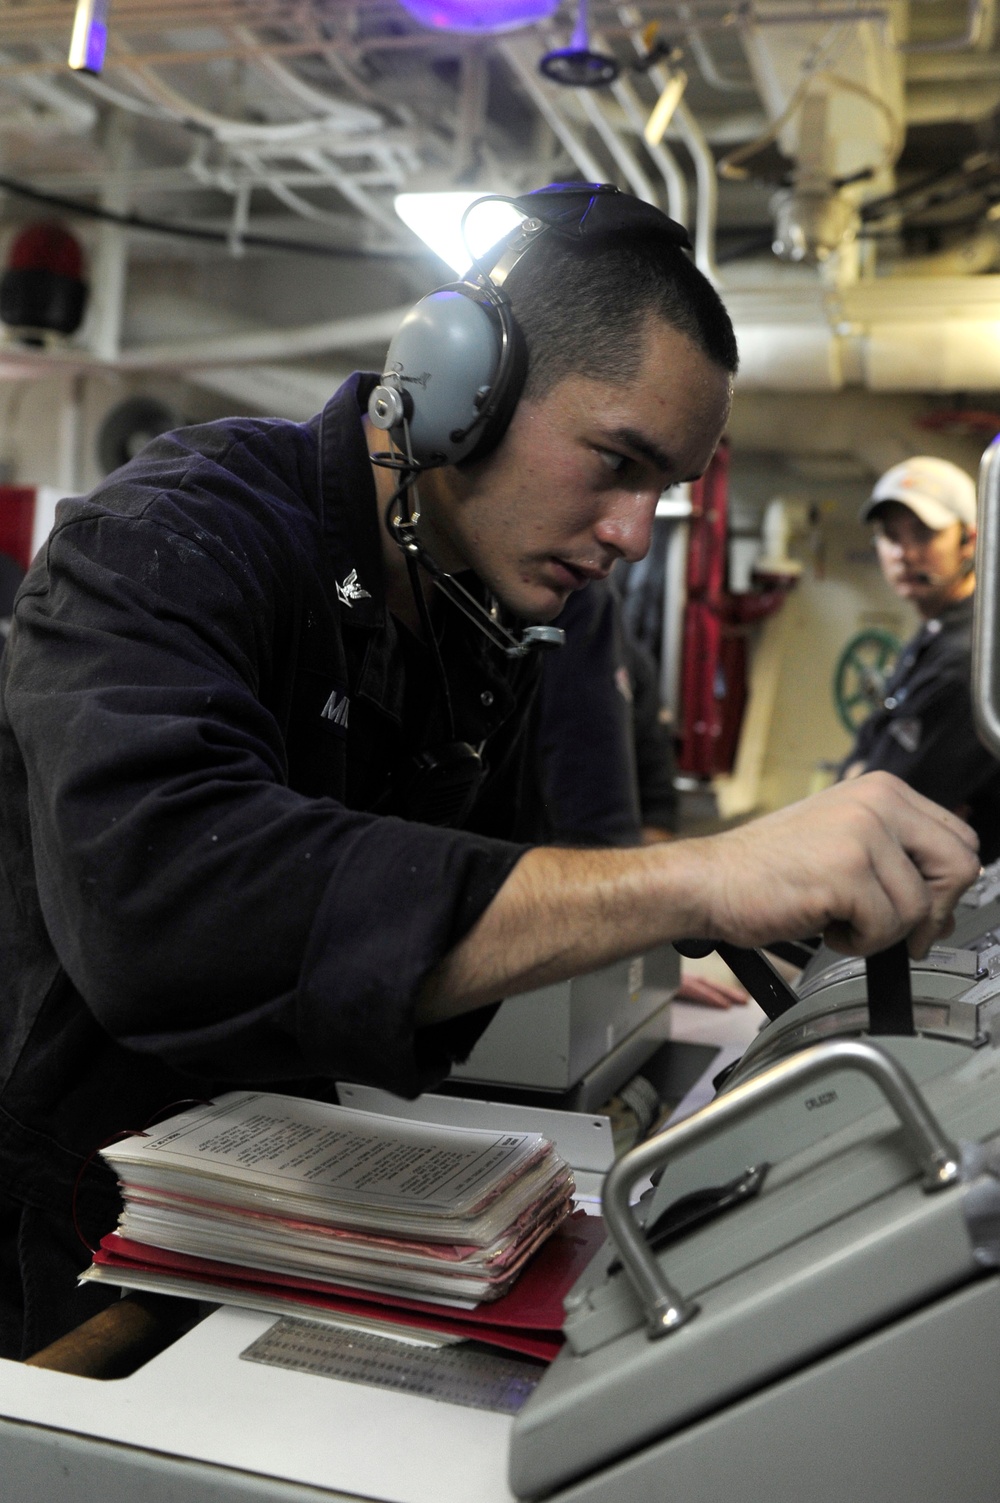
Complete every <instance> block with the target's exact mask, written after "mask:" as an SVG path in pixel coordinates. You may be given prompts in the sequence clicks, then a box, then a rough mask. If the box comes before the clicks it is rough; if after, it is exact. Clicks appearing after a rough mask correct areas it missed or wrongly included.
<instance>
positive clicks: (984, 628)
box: [972, 439, 1000, 757]
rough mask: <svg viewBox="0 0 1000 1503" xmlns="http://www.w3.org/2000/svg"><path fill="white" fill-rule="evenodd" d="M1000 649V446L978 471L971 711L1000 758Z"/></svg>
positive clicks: (992, 447)
mask: <svg viewBox="0 0 1000 1503" xmlns="http://www.w3.org/2000/svg"><path fill="white" fill-rule="evenodd" d="M998 649H1000V444H998V442H997V440H996V439H994V440H993V442H992V443H991V444H990V446H989V448H988V449H987V450H986V453H985V454H984V455H983V458H982V463H981V464H980V466H979V527H978V532H977V536H976V594H975V605H974V608H973V617H972V711H973V715H974V717H975V722H976V730H977V732H978V733H979V739H980V740H981V741H982V742H984V743H985V745H986V746H988V747H989V749H990V751H991V752H992V753H993V755H994V756H995V757H1000V706H998V704H997V698H998V697H1000V695H998V694H997V687H998V671H997V652H998Z"/></svg>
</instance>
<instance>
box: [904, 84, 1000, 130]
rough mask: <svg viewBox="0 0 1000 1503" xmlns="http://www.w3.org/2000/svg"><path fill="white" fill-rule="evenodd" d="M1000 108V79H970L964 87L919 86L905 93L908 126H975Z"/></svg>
mask: <svg viewBox="0 0 1000 1503" xmlns="http://www.w3.org/2000/svg"><path fill="white" fill-rule="evenodd" d="M998 105H1000V79H997V77H996V75H994V77H993V79H992V80H990V79H987V78H970V79H967V80H966V81H965V82H964V83H918V84H910V85H909V86H908V87H907V90H906V122H907V124H908V125H947V124H950V123H953V122H955V121H963V122H966V123H969V124H974V123H975V122H977V121H979V120H983V119H984V118H985V117H986V116H987V115H991V114H992V113H993V111H994V110H995V109H996V108H997V106H998Z"/></svg>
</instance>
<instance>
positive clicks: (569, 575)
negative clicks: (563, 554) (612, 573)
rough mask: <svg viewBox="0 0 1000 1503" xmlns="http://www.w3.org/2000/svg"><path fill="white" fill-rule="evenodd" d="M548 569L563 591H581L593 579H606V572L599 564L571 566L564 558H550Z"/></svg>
mask: <svg viewBox="0 0 1000 1503" xmlns="http://www.w3.org/2000/svg"><path fill="white" fill-rule="evenodd" d="M548 563H549V568H550V570H551V571H552V573H553V574H554V575H556V576H557V578H558V579H559V582H560V584H561V585H562V587H563V588H564V589H570V590H582V589H583V587H584V585H588V584H591V583H592V581H593V580H595V579H606V578H607V576H608V570H607V569H604V568H602V567H601V566H600V565H599V564H589V565H587V564H571V563H570V562H569V560H568V559H565V558H555V557H553V558H550V559H549V561H548Z"/></svg>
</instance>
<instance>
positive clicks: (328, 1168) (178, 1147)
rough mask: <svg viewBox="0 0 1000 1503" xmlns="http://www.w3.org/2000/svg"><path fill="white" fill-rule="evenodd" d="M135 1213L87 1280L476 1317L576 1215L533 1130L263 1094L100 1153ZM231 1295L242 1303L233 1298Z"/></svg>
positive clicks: (175, 1121) (557, 1166)
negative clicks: (337, 1299) (446, 1309)
mask: <svg viewBox="0 0 1000 1503" xmlns="http://www.w3.org/2000/svg"><path fill="white" fill-rule="evenodd" d="M103 1156H104V1158H105V1159H106V1160H107V1161H108V1163H109V1164H110V1165H111V1167H112V1168H113V1169H114V1170H115V1172H116V1173H117V1175H118V1179H119V1185H120V1188H121V1192H122V1197H123V1199H124V1202H125V1209H124V1211H123V1213H122V1216H121V1218H120V1220H119V1223H118V1231H117V1232H115V1233H112V1234H111V1235H110V1236H108V1237H105V1238H104V1240H103V1242H102V1243H101V1247H100V1249H99V1250H98V1252H97V1254H96V1257H95V1261H94V1265H93V1266H92V1268H90V1269H89V1270H88V1272H87V1274H86V1275H85V1277H86V1278H89V1279H96V1280H98V1281H103V1282H111V1283H116V1284H124V1285H130V1286H132V1287H145V1288H158V1289H172V1290H175V1291H176V1292H178V1293H191V1294H195V1295H198V1296H201V1297H209V1298H211V1297H213V1296H214V1297H216V1298H220V1299H223V1298H226V1297H227V1293H226V1291H227V1290H228V1291H229V1293H228V1298H229V1299H230V1300H232V1301H234V1302H236V1303H240V1302H248V1303H261V1301H260V1300H259V1299H257V1300H244V1299H241V1298H240V1294H241V1292H242V1294H244V1295H245V1294H246V1293H247V1292H248V1291H249V1292H251V1293H252V1292H253V1291H254V1290H255V1289H256V1290H257V1292H258V1293H259V1292H260V1290H261V1289H265V1290H274V1289H276V1288H277V1289H280V1290H284V1291H291V1290H295V1289H299V1290H319V1291H321V1292H323V1291H326V1290H328V1289H331V1290H336V1289H342V1290H345V1291H346V1292H347V1293H348V1294H350V1293H351V1292H352V1291H356V1292H357V1293H358V1295H359V1297H360V1298H362V1299H367V1300H373V1299H388V1300H389V1302H390V1303H393V1304H397V1305H398V1304H400V1303H403V1304H405V1303H407V1302H412V1301H414V1300H416V1301H421V1302H423V1303H422V1306H421V1307H422V1308H424V1309H426V1308H427V1305H428V1303H429V1304H430V1305H432V1306H434V1305H445V1306H450V1307H453V1308H454V1307H457V1309H456V1311H455V1313H456V1314H457V1313H458V1311H459V1310H462V1309H466V1310H467V1309H470V1308H472V1307H474V1306H476V1305H477V1304H479V1303H480V1302H481V1301H495V1300H498V1299H500V1298H501V1296H504V1295H506V1294H507V1292H508V1291H509V1290H510V1288H511V1285H512V1284H513V1282H514V1280H515V1279H516V1278H517V1276H518V1274H519V1273H520V1272H521V1270H522V1269H523V1268H524V1266H525V1264H526V1263H527V1262H528V1260H529V1259H530V1258H531V1256H532V1254H533V1253H534V1252H535V1251H536V1250H537V1249H538V1248H539V1247H540V1246H541V1244H542V1243H543V1242H545V1241H546V1239H547V1238H548V1237H549V1236H550V1234H551V1233H552V1232H553V1231H555V1229H556V1228H557V1227H558V1226H559V1224H560V1223H561V1222H562V1221H563V1220H564V1218H565V1217H566V1216H567V1214H568V1213H569V1211H570V1208H571V1196H572V1193H573V1188H574V1186H573V1177H572V1173H571V1171H570V1170H569V1169H568V1167H567V1166H566V1164H564V1163H563V1161H562V1160H561V1159H560V1158H559V1157H558V1155H557V1154H556V1153H555V1151H554V1149H553V1147H552V1145H551V1143H549V1142H548V1140H547V1139H545V1138H543V1137H540V1136H539V1135H538V1134H535V1133H520V1132H505V1131H491V1130H483V1129H470V1128H458V1127H443V1126H438V1125H430V1124H427V1123H423V1122H416V1121H412V1120H409V1119H405V1118H398V1117H383V1116H379V1115H377V1114H375V1113H372V1112H364V1111H357V1110H354V1109H352V1108H350V1107H341V1106H332V1105H329V1104H326V1103H323V1102H317V1101H304V1100H300V1099H298V1098H296V1097H290V1096H276V1095H270V1094H263V1093H260V1092H252V1091H234V1092H231V1093H230V1094H228V1095H226V1096H223V1097H221V1098H219V1099H218V1100H217V1101H216V1102H214V1103H211V1104H206V1105H203V1106H198V1107H196V1108H194V1109H191V1110H188V1111H185V1112H183V1113H181V1114H180V1115H178V1116H175V1117H171V1118H170V1119H168V1120H167V1121H166V1122H163V1123H161V1124H159V1125H158V1126H156V1127H154V1128H152V1129H151V1130H150V1131H149V1132H147V1133H144V1134H137V1135H135V1136H133V1137H129V1138H126V1139H124V1140H123V1141H122V1142H120V1143H116V1144H114V1145H113V1146H112V1147H109V1148H105V1149H104V1150H103ZM234 1291H235V1292H234Z"/></svg>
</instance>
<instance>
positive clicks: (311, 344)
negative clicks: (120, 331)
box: [114, 303, 411, 371]
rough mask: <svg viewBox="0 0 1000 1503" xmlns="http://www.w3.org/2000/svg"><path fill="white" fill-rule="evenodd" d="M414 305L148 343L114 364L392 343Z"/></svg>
mask: <svg viewBox="0 0 1000 1503" xmlns="http://www.w3.org/2000/svg"><path fill="white" fill-rule="evenodd" d="M410 307H411V305H410V304H409V303H407V304H406V305H405V306H403V307H401V308H385V309H382V310H381V311H380V312H378V313H366V314H363V315H361V316H360V317H358V318H338V319H332V320H330V321H328V322H326V323H320V324H306V325H304V326H301V327H299V328H292V329H266V330H260V331H256V330H255V331H253V332H251V333H247V334H227V335H223V336H222V337H221V338H220V337H214V338H210V339H195V340H185V341H184V342H178V343H173V344H160V345H146V346H143V347H140V348H139V349H132V350H123V351H122V353H121V354H120V356H119V357H118V359H117V361H115V362H114V364H115V368H116V369H117V370H123V371H140V370H150V371H152V370H158V371H168V370H172V371H185V370H198V369H202V370H204V369H208V368H209V367H210V366H228V365H240V364H253V363H256V362H258V361H268V360H294V359H295V358H296V357H297V356H305V355H322V354H326V353H328V352H330V351H335V350H350V349H355V348H356V347H357V346H364V345H388V343H389V340H390V339H391V338H392V336H393V335H394V334H395V332H396V330H397V329H398V328H399V325H400V324H401V323H402V321H403V319H404V318H405V316H406V314H407V313H408V312H409V311H410Z"/></svg>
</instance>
